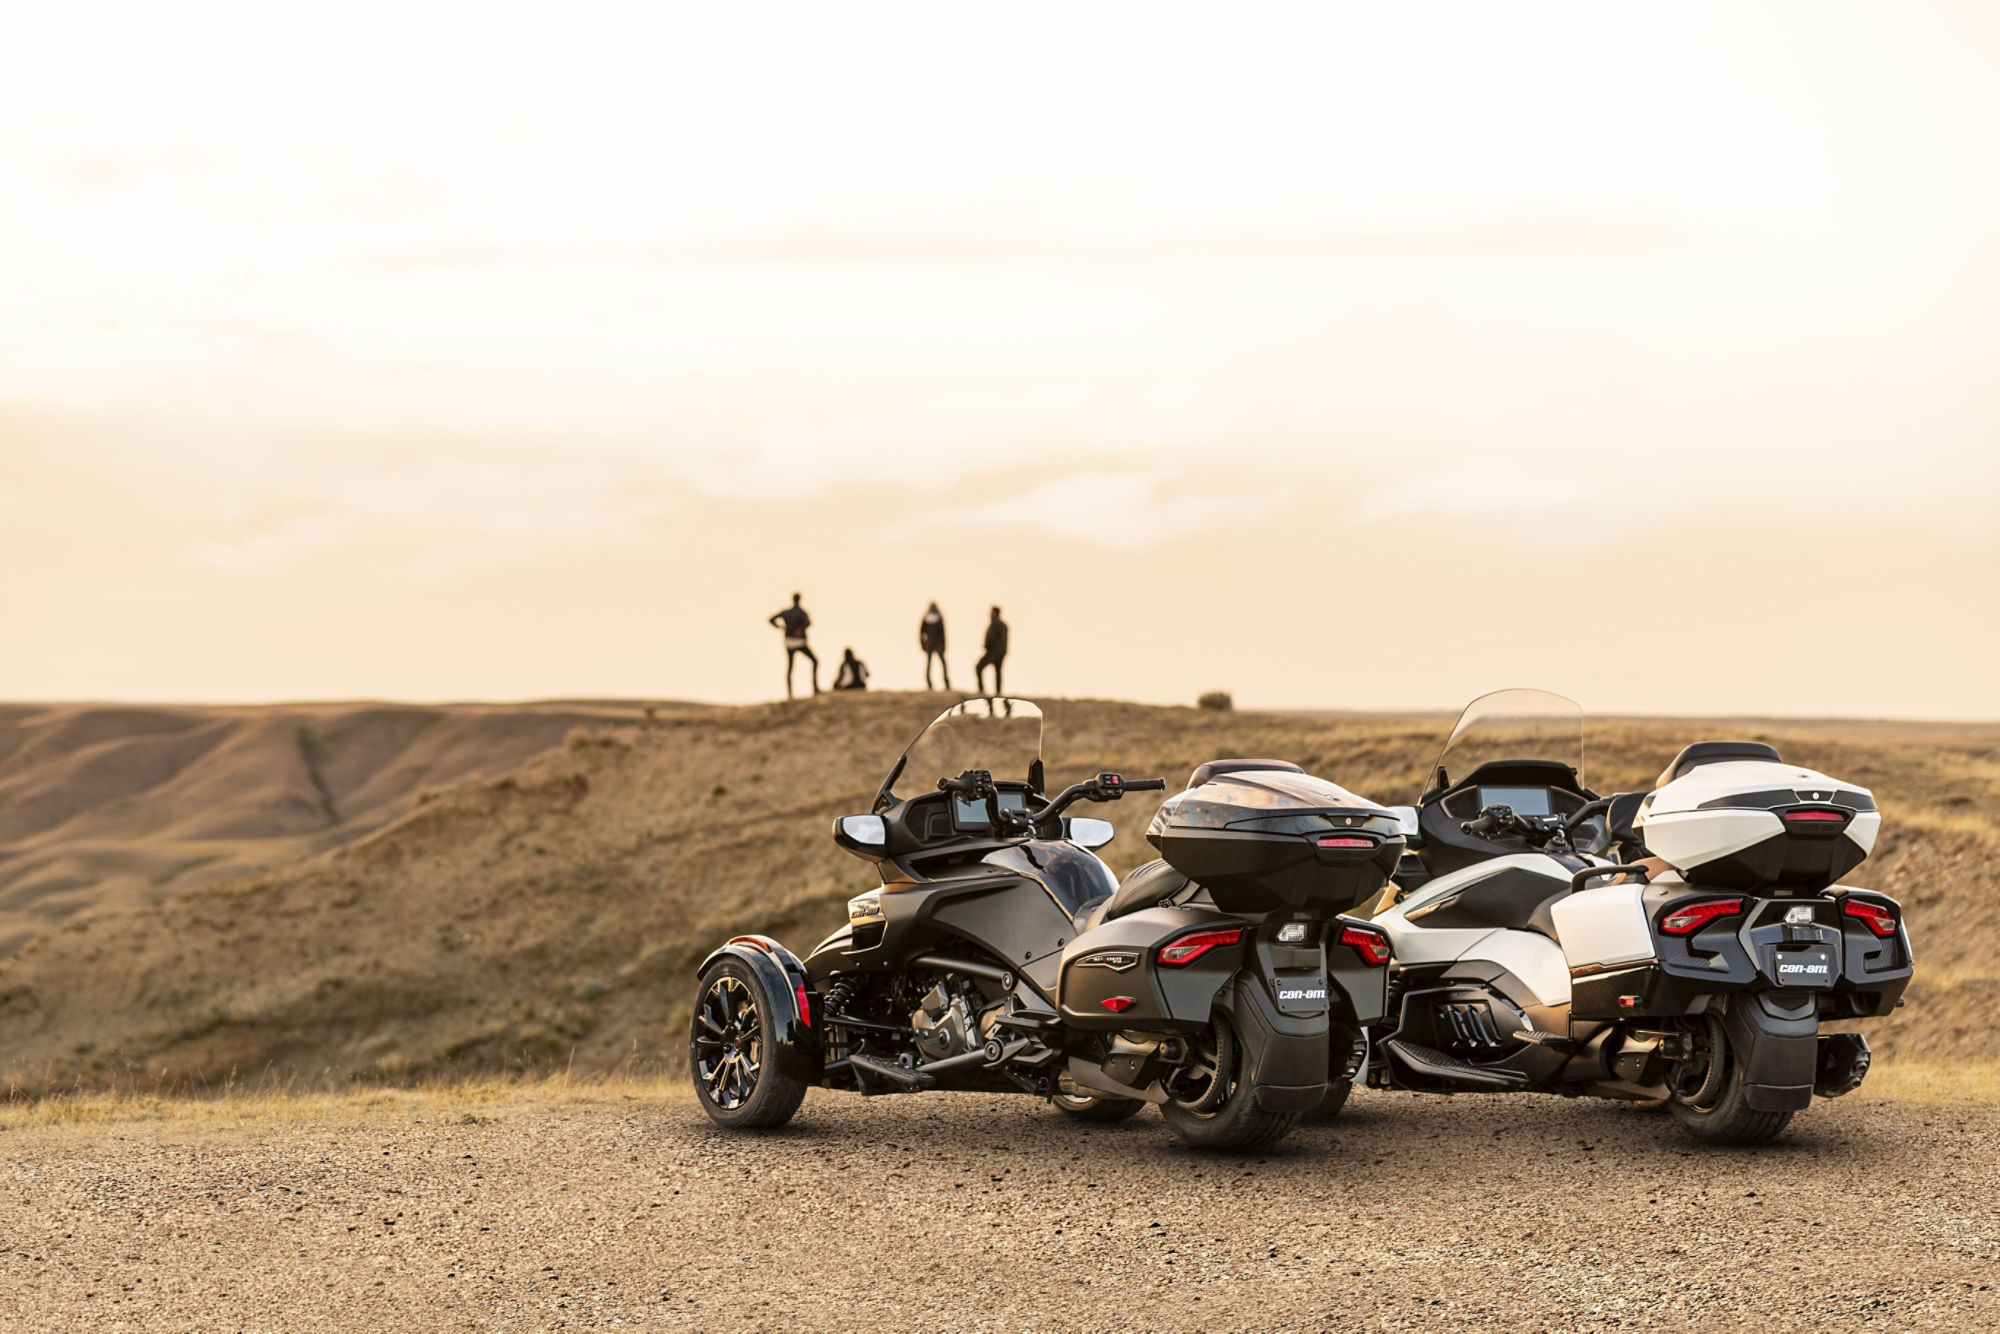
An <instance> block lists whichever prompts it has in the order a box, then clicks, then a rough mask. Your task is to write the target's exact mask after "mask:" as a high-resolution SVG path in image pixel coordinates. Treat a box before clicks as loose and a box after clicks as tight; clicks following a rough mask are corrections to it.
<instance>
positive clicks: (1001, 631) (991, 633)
mask: <svg viewBox="0 0 2000 1334" xmlns="http://www.w3.org/2000/svg"><path fill="white" fill-rule="evenodd" d="M1005 661H1007V622H1005V621H1003V620H1001V619H1000V609H999V608H998V607H995V608H994V609H993V619H992V620H990V621H988V622H987V623H986V656H985V657H983V658H981V659H980V660H979V665H978V666H977V667H974V668H973V669H972V670H973V673H974V674H975V675H976V676H977V677H978V678H979V689H980V690H981V691H982V692H984V691H985V689H986V669H987V668H988V667H991V668H992V669H993V693H994V694H996V695H998V694H1002V693H1004V691H1005V690H1006V687H1004V686H1002V685H1001V684H1000V664H1001V663H1003V662H1005Z"/></svg>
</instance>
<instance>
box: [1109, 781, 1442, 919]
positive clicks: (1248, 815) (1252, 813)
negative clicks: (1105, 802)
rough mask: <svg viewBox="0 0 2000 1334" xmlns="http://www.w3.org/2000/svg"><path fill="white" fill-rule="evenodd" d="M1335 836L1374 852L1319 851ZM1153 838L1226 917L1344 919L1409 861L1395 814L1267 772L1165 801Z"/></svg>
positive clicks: (1321, 784) (1324, 786)
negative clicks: (1308, 913) (1317, 915)
mask: <svg viewBox="0 0 2000 1334" xmlns="http://www.w3.org/2000/svg"><path fill="white" fill-rule="evenodd" d="M1329 836H1339V837H1351V838H1358V839H1363V840H1365V841H1366V844H1367V846H1365V847H1360V848H1326V847H1320V846H1319V844H1318V840H1319V839H1321V838H1325V837H1329ZM1146 837H1147V839H1148V841H1150V842H1151V843H1152V844H1153V846H1154V847H1156V848H1158V849H1159V851H1160V855H1161V856H1162V857H1164V858H1165V859H1166V861H1167V864H1168V865H1170V866H1172V867H1173V868H1174V869H1175V870H1176V871H1179V872H1180V873H1181V874H1182V875H1185V876H1187V877H1188V878H1189V879H1191V880H1194V881H1196V882H1197V883H1199V884H1200V885H1201V886H1202V887H1203V888H1204V889H1206V890H1207V891H1208V892H1209V894H1210V895H1211V896H1212V897H1213V898H1214V901H1215V904H1216V906H1217V907H1218V908H1220V909H1221V910H1222V911H1224V912H1228V913H1267V912H1282V911H1300V910H1307V909H1310V910H1314V911H1319V912H1328V913H1334V912H1346V911H1348V910H1349V909H1352V908H1356V907H1359V906H1360V905H1361V904H1362V903H1364V902H1366V901H1367V900H1368V899H1369V898H1370V897H1371V896H1372V895H1374V894H1376V893H1378V892H1379V891H1380V890H1381V888H1382V886H1383V885H1384V884H1385V883H1386V882H1387V881H1388V878H1389V876H1390V874H1391V873H1392V872H1394V871H1395V869H1396V862H1397V859H1398V858H1399V857H1401V856H1402V853H1403V826H1402V824H1401V822H1400V821H1398V820H1397V819H1396V817H1395V816H1394V815H1392V814H1390V813H1389V812H1388V811H1385V810H1383V809H1382V808H1381V807H1379V806H1376V805H1374V804H1373V803H1372V802H1365V801H1363V800H1361V799H1360V798H1358V797H1356V796H1354V794H1352V793H1350V792H1347V791H1345V790H1344V789H1342V788H1339V787H1335V786H1334V785H1333V784H1331V783H1328V782H1325V781H1324V780H1322V779H1318V778H1314V777H1312V776H1311V775H1309V774H1302V773H1296V772H1287V771H1273V770H1268V769H1260V770H1248V771H1237V772H1229V773H1223V774H1220V775H1217V776H1215V777H1213V778H1211V779H1210V780H1209V781H1208V782H1205V783H1203V784H1201V785H1200V786H1198V787H1192V788H1189V789H1188V790H1187V791H1185V792H1182V793H1180V794H1179V795H1177V796H1174V797H1170V798H1168V800H1167V801H1166V803H1165V804H1163V805H1162V806H1161V807H1160V809H1159V812H1158V813H1157V814H1156V815H1155V816H1154V817H1153V823H1152V825H1151V826H1150V827H1149V828H1148V830H1147V831H1146Z"/></svg>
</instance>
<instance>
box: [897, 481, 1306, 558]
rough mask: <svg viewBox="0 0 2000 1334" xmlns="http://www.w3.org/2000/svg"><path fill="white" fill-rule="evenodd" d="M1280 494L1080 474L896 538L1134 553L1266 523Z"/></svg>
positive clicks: (926, 522)
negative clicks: (1013, 538) (997, 538)
mask: <svg viewBox="0 0 2000 1334" xmlns="http://www.w3.org/2000/svg"><path fill="white" fill-rule="evenodd" d="M1289 499H1290V498H1289V497H1288V496H1285V495H1282V494H1280V493H1277V492H1268V491H1267V492H1258V493H1245V494H1237V495H1215V494H1213V493H1210V492H1207V491H1204V490H1198V489H1196V488H1193V487H1191V486H1188V485H1187V484H1186V483H1185V482H1184V481H1182V480H1181V479H1179V478H1177V477H1176V476H1175V475H1174V474H1172V473H1169V472H1165V471H1160V470H1153V471H1144V470H1134V471H1121V470H1104V471H1095V472H1084V473H1077V474H1075V475H1073V476H1069V477H1062V478H1057V479H1054V480H1051V481H1047V482H1044V483H1042V484H1041V485H1039V486H1037V487H1034V488H1033V489H1031V490H1028V491H1024V492H1021V493H1019V494H1017V495H1012V496H1007V497H1004V498H1001V499H998V500H990V501H986V502H984V503H981V504H973V505H957V506H950V507H946V508H943V509H936V510H930V511H928V512H925V513H922V514H918V515H916V516H913V517H912V518H910V519H907V520H905V521H904V522H902V523H900V524H898V525H896V526H895V527H893V528H892V529H890V530H889V534H888V536H890V537H891V538H892V539H900V538H906V537H911V536H914V535H916V534H919V533H923V532H932V531H935V530H937V529H940V528H951V529H957V528H1029V529H1034V530H1037V531H1040V532H1043V533H1047V534H1049V535H1050V536H1052V537H1058V538H1063V539H1065V540H1067V541H1072V542H1087V543H1091V544H1093V545H1096V546H1105V547H1130V546H1148V545H1152V544H1154V543H1159V542H1166V541H1171V540H1174V539H1177V538H1182V537H1187V536H1189V535H1191V534H1193V533H1198V532H1201V531H1204V530H1206V529H1209V528H1213V527H1215V526H1217V525H1218V524H1223V523H1228V522H1231V521H1240V520H1250V519H1257V518H1261V517H1264V516H1266V515H1268V514H1270V513H1272V512H1273V511H1275V510H1277V509H1279V508H1281V507H1283V506H1284V505H1286V504H1287V503H1289Z"/></svg>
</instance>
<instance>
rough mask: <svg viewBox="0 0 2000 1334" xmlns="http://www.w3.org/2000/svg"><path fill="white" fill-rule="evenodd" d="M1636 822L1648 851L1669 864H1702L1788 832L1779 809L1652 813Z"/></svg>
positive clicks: (1781, 836)
mask: <svg viewBox="0 0 2000 1334" xmlns="http://www.w3.org/2000/svg"><path fill="white" fill-rule="evenodd" d="M1634 823H1635V824H1636V825H1637V826H1638V829H1639V833H1640V834H1641V836H1642V837H1644V838H1645V840H1646V851H1648V852H1650V853H1652V854H1653V855H1654V856H1655V857H1659V858H1661V859H1662V860H1664V861H1665V862H1666V863H1667V865H1669V866H1700V865H1701V864H1702V863H1703V862H1712V861H1714V860H1715V859H1716V858H1717V857H1727V856H1728V855H1729V854H1730V853H1732V852H1741V851H1743V849H1745V848H1754V847H1756V846H1757V845H1758V844H1759V843H1762V842H1763V841H1764V840H1765V839H1767V838H1783V837H1784V834H1785V822H1784V821H1783V820H1780V819H1779V818H1778V815H1777V812H1776V811H1674V812H1672V813H1670V814H1665V815H1661V814H1654V813H1652V812H1648V813H1647V815H1646V818H1645V820H1644V821H1643V822H1639V821H1635V822H1634Z"/></svg>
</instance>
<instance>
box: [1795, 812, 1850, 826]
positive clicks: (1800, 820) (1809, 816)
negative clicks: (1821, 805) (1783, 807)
mask: <svg viewBox="0 0 2000 1334" xmlns="http://www.w3.org/2000/svg"><path fill="white" fill-rule="evenodd" d="M1846 818H1847V816H1846V814H1845V813H1844V812H1841V811H1786V812H1785V823H1786V824H1839V823H1841V822H1842V821H1843V820H1845V819H1846Z"/></svg>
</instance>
